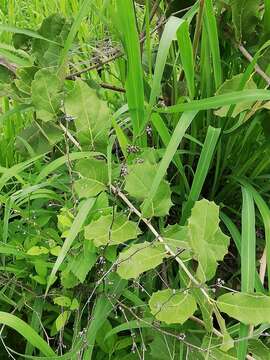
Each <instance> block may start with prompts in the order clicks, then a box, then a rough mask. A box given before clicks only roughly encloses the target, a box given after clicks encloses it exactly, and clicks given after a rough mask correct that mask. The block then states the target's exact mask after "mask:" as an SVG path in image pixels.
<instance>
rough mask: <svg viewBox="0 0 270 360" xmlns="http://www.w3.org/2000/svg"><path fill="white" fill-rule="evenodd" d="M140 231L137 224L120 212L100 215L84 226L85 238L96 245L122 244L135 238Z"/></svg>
mask: <svg viewBox="0 0 270 360" xmlns="http://www.w3.org/2000/svg"><path fill="white" fill-rule="evenodd" d="M140 233H141V231H140V229H139V227H138V224H137V223H135V222H133V221H130V220H128V217H127V216H126V215H124V214H122V213H117V214H114V215H106V216H101V217H100V218H99V219H98V220H96V221H92V222H91V223H90V224H89V225H87V226H85V228H84V236H85V238H86V239H88V240H92V241H93V242H94V244H95V246H97V247H98V246H105V245H117V244H122V243H124V242H125V241H128V240H130V239H136V238H137V236H138V235H139V234H140Z"/></svg>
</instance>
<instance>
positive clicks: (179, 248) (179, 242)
mask: <svg viewBox="0 0 270 360" xmlns="http://www.w3.org/2000/svg"><path fill="white" fill-rule="evenodd" d="M162 237H163V239H164V242H165V244H166V245H168V246H169V247H170V248H171V249H172V250H173V252H174V253H176V254H177V253H179V252H180V254H179V256H180V257H184V258H188V257H190V250H191V248H190V243H189V241H188V228H187V227H186V226H180V225H178V224H175V225H168V226H167V227H166V228H165V229H164V230H163V232H162Z"/></svg>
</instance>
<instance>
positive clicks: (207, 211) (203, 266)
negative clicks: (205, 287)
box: [188, 199, 230, 282]
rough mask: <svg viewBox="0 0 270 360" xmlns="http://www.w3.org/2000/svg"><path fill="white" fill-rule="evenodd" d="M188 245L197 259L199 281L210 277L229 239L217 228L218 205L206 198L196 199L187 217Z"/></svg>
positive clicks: (224, 252) (226, 248)
mask: <svg viewBox="0 0 270 360" xmlns="http://www.w3.org/2000/svg"><path fill="white" fill-rule="evenodd" d="M188 235H189V242H190V246H191V248H192V250H193V252H194V254H195V258H196V260H197V261H198V263H199V264H198V268H197V277H198V278H199V279H200V281H202V282H205V281H206V280H210V279H212V277H213V276H214V275H215V272H216V268H217V265H218V264H217V261H218V260H222V259H223V257H224V255H225V254H226V253H227V251H228V246H229V242H230V239H229V237H228V236H226V235H225V234H223V232H222V231H221V230H220V228H219V207H218V206H217V205H216V204H215V203H214V202H210V201H208V200H206V199H203V200H200V201H197V202H196V203H195V205H194V207H193V209H192V211H191V216H190V218H189V219H188Z"/></svg>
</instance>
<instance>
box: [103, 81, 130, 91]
mask: <svg viewBox="0 0 270 360" xmlns="http://www.w3.org/2000/svg"><path fill="white" fill-rule="evenodd" d="M99 86H101V87H102V88H104V89H108V90H112V91H117V92H121V93H125V92H126V89H124V88H122V87H119V86H114V85H111V84H107V83H100V84H99Z"/></svg>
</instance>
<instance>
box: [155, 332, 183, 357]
mask: <svg viewBox="0 0 270 360" xmlns="http://www.w3.org/2000/svg"><path fill="white" fill-rule="evenodd" d="M153 337H154V340H153V341H152V342H151V343H150V345H149V346H150V349H151V353H150V354H151V359H153V360H154V359H156V360H164V359H172V353H173V356H174V357H175V359H177V358H178V359H180V353H179V352H180V346H181V345H180V344H181V342H180V341H178V340H177V339H175V338H173V337H172V336H169V335H165V334H161V333H158V332H155V333H154V334H153Z"/></svg>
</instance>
